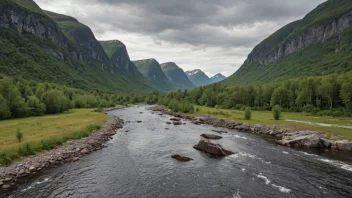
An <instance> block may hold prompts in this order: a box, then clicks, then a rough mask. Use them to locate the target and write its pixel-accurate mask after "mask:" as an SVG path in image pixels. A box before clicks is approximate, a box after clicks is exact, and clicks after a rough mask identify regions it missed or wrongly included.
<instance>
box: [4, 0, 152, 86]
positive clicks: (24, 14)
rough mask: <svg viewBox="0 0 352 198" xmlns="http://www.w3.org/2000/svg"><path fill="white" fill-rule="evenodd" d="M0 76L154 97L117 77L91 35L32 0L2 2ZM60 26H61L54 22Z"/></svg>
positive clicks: (131, 81)
mask: <svg viewBox="0 0 352 198" xmlns="http://www.w3.org/2000/svg"><path fill="white" fill-rule="evenodd" d="M0 10H1V13H0V59H1V61H0V73H1V74H3V75H9V76H13V77H19V78H24V79H29V80H35V81H46V82H55V83H59V84H64V85H68V86H71V87H76V88H81V89H85V90H90V91H99V92H109V93H112V92H114V93H116V92H121V93H127V92H142V91H153V90H154V88H153V87H152V86H151V85H150V84H148V83H146V81H138V80H137V82H136V81H135V79H134V78H132V77H133V76H126V75H125V73H128V72H117V71H118V70H115V68H114V66H113V64H111V63H110V61H109V58H108V56H107V55H106V53H105V52H104V50H103V48H102V47H101V46H100V44H99V42H98V41H97V40H96V39H95V37H94V34H93V33H92V32H91V30H90V29H89V28H88V27H87V26H85V25H83V24H80V23H79V22H78V21H77V20H76V19H74V18H72V17H68V16H64V15H59V14H55V13H50V12H44V11H43V10H41V9H40V8H39V7H38V6H37V5H36V4H35V3H34V2H33V1H31V0H0ZM53 19H54V20H56V22H55V21H54V20H53Z"/></svg>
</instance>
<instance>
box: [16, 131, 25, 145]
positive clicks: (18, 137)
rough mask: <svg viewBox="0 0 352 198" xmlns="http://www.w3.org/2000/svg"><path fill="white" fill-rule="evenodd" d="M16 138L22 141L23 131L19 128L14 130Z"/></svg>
mask: <svg viewBox="0 0 352 198" xmlns="http://www.w3.org/2000/svg"><path fill="white" fill-rule="evenodd" d="M16 139H17V141H18V142H22V139H23V133H22V132H21V129H17V132H16Z"/></svg>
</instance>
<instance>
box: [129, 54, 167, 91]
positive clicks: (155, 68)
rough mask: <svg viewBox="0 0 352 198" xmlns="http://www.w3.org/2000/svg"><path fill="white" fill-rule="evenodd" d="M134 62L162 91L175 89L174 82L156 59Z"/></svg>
mask: <svg viewBox="0 0 352 198" xmlns="http://www.w3.org/2000/svg"><path fill="white" fill-rule="evenodd" d="M133 63H134V64H135V65H136V66H137V68H138V70H139V72H141V73H142V74H143V76H144V77H145V78H146V79H148V80H149V81H150V82H151V83H152V84H153V85H154V86H155V87H157V88H159V89H160V90H161V91H170V90H172V89H174V86H173V85H172V82H171V81H170V80H169V79H168V78H167V76H166V75H165V73H164V72H163V71H162V70H161V66H160V64H159V63H158V61H156V60H155V59H146V60H138V61H133Z"/></svg>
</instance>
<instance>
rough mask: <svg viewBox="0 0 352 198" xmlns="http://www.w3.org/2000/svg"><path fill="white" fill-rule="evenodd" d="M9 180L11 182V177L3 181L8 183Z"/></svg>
mask: <svg viewBox="0 0 352 198" xmlns="http://www.w3.org/2000/svg"><path fill="white" fill-rule="evenodd" d="M11 180H12V178H11V177H6V178H5V179H4V182H9V181H11Z"/></svg>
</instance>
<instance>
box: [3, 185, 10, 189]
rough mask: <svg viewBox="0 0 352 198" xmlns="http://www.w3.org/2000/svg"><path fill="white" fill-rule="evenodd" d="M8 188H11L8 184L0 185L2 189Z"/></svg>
mask: <svg viewBox="0 0 352 198" xmlns="http://www.w3.org/2000/svg"><path fill="white" fill-rule="evenodd" d="M9 188H11V186H10V185H3V186H2V189H9Z"/></svg>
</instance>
